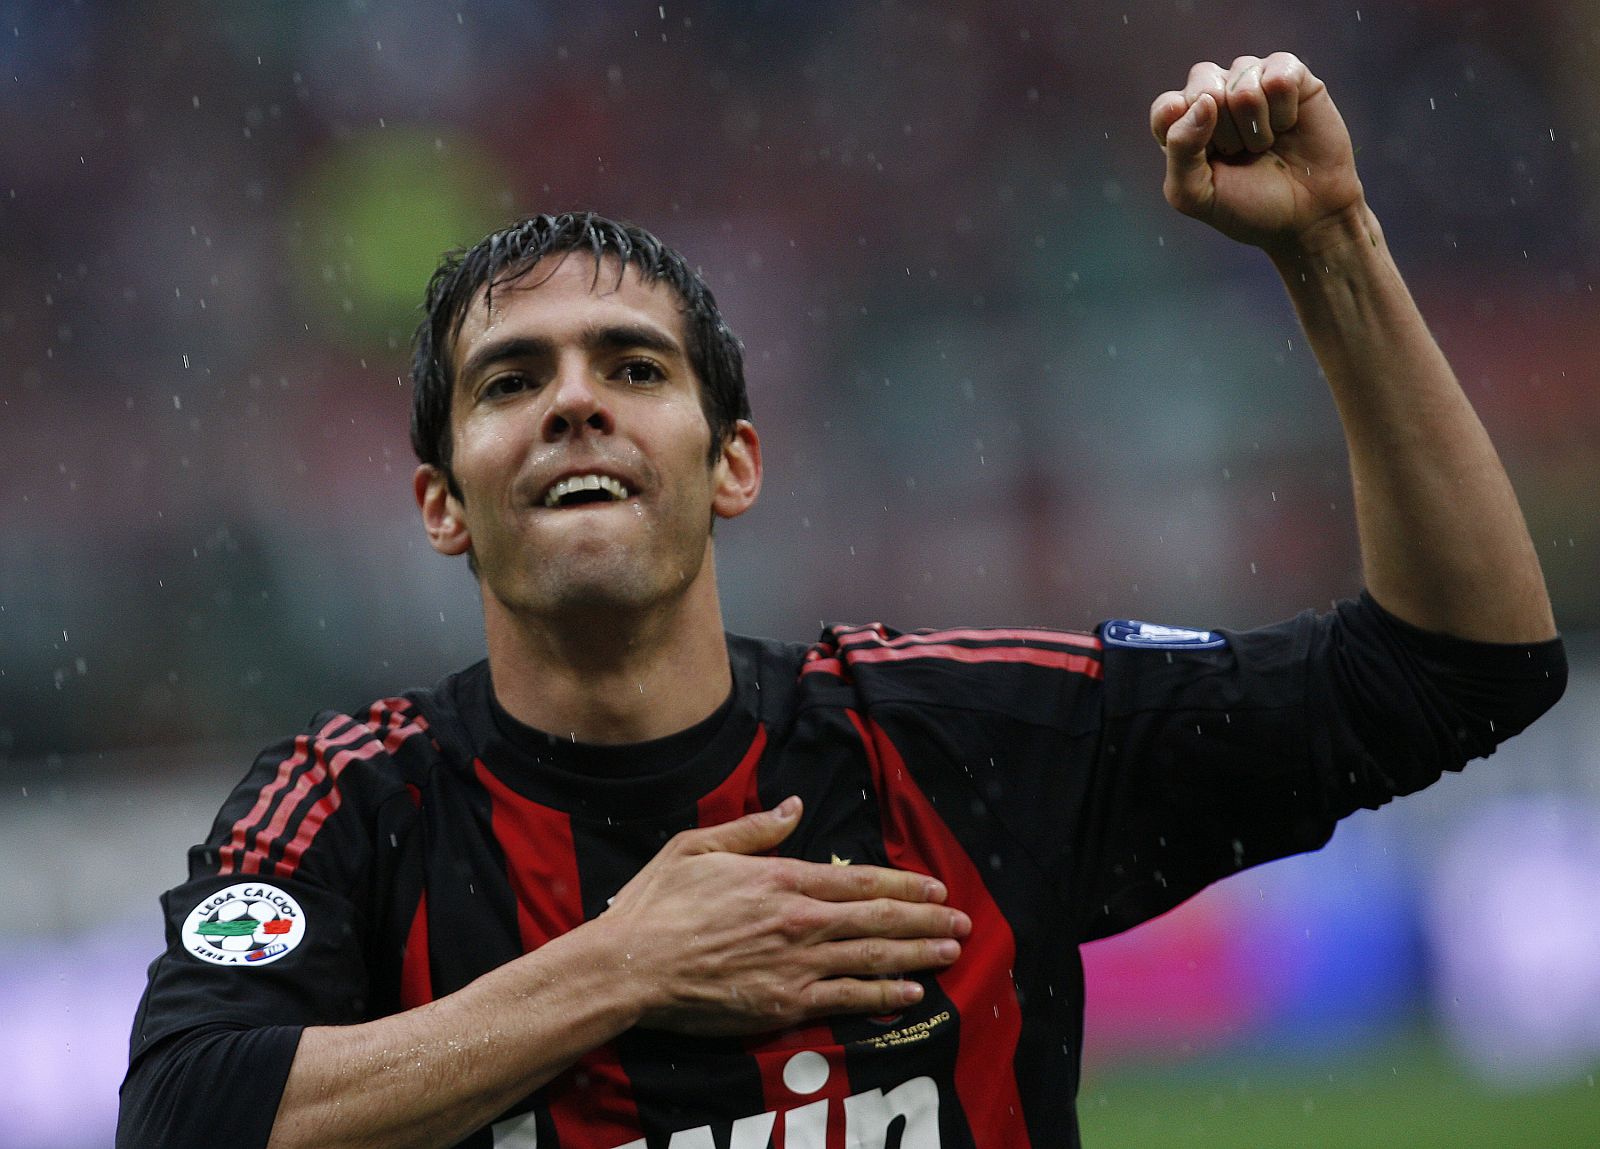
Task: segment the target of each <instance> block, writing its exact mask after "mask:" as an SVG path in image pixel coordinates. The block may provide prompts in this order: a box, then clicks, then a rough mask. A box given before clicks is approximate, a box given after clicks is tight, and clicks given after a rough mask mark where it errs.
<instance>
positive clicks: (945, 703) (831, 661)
mask: <svg viewBox="0 0 1600 1149" xmlns="http://www.w3.org/2000/svg"><path fill="white" fill-rule="evenodd" d="M1102 662H1103V644H1102V642H1101V640H1100V638H1099V637H1098V636H1096V635H1093V634H1084V633H1079V632H1076V631H1067V630H1047V629H1038V628H1025V627H1011V628H998V627H956V628H951V629H945V630H916V631H899V630H894V629H892V628H890V627H887V626H884V625H883V624H881V623H871V624H868V625H864V626H845V625H835V626H829V627H827V628H825V629H824V630H823V632H822V635H821V637H820V638H819V639H818V640H817V642H816V643H814V644H812V645H811V646H810V647H808V648H806V649H805V651H804V652H803V654H802V655H801V658H800V664H799V666H798V668H797V674H798V677H799V679H800V680H801V683H802V689H803V690H804V691H805V692H806V693H807V695H808V696H813V695H814V696H834V695H839V696H849V697H850V698H851V699H853V701H854V704H855V705H861V706H873V705H880V704H887V703H905V704H911V705H916V706H924V707H945V708H954V709H962V710H974V711H990V712H994V713H998V714H1008V715H1011V716H1013V717H1016V718H1019V719H1022V720H1025V721H1031V722H1045V723H1050V724H1057V723H1060V722H1063V721H1070V716H1071V715H1074V714H1082V713H1084V705H1087V704H1088V703H1089V702H1090V701H1091V699H1092V697H1093V696H1094V694H1095V692H1096V691H1097V689H1098V685H1099V682H1100V679H1101V677H1102Z"/></svg>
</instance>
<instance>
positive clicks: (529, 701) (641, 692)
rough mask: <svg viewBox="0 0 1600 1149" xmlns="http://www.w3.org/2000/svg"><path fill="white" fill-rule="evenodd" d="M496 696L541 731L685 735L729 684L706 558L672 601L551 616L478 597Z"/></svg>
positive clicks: (583, 737)
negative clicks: (643, 606)
mask: <svg viewBox="0 0 1600 1149" xmlns="http://www.w3.org/2000/svg"><path fill="white" fill-rule="evenodd" d="M484 632H485V637H486V639H487V643H488V648H489V668H490V671H491V672H492V674H493V678H494V691H495V697H496V698H497V699H498V700H499V702H500V705H501V706H503V707H504V708H505V709H506V712H507V713H508V714H510V715H511V716H512V717H513V718H515V719H517V720H518V721H519V722H523V723H525V724H527V725H529V726H532V727H534V728H535V729H538V730H543V731H545V732H546V733H548V734H554V735H557V736H559V737H562V738H570V739H574V740H576V741H578V742H593V743H600V744H606V745H617V744H621V743H628V742H645V741H648V740H650V739H653V738H664V737H666V736H667V735H669V734H676V733H677V732H678V731H680V730H686V729H688V728H689V727H690V726H693V725H694V724H695V723H696V722H699V721H701V720H702V719H704V718H706V717H708V716H709V715H710V714H711V713H712V712H713V711H714V710H716V708H717V707H718V706H720V705H722V703H723V701H724V700H725V699H726V698H727V697H728V691H729V690H731V689H732V687H733V674H732V670H731V669H730V667H729V665H728V647H727V642H726V640H725V639H724V637H723V631H722V607H721V603H720V601H719V599H718V597H717V584H716V577H715V574H714V567H713V564H712V561H711V557H710V555H707V561H706V562H705V564H704V565H703V566H702V568H701V571H700V573H699V575H698V576H697V577H696V578H695V579H694V581H693V582H692V583H691V584H690V586H689V587H688V588H687V589H686V590H685V591H684V593H683V594H682V595H679V596H677V597H676V598H674V599H673V600H672V601H671V602H668V603H660V604H653V605H652V606H650V607H647V608H644V609H633V610H630V609H628V608H625V607H621V606H615V607H607V608H603V609H596V610H593V611H581V612H574V611H565V612H561V614H560V615H559V616H558V617H557V616H546V615H534V614H530V613H526V612H520V611H514V610H513V609H512V608H511V607H509V606H508V605H507V604H505V603H503V602H500V601H499V600H498V599H496V598H495V597H494V596H493V595H491V594H489V593H487V592H485V594H484Z"/></svg>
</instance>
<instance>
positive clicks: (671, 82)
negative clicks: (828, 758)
mask: <svg viewBox="0 0 1600 1149" xmlns="http://www.w3.org/2000/svg"><path fill="white" fill-rule="evenodd" d="M7 16H8V18H7V20H5V21H4V22H3V24H4V25H5V26H0V65H3V66H0V82H3V83H4V85H5V92H4V97H3V98H0V139H4V141H5V149H4V150H5V161H4V165H3V169H0V345H3V348H4V361H3V364H0V438H3V442H4V445H5V454H6V459H7V465H6V466H5V468H4V469H3V471H0V760H3V759H4V758H6V757H8V756H9V757H12V758H17V759H28V760H40V759H48V758H50V756H71V755H81V754H84V753H90V754H91V755H92V752H96V751H101V750H106V749H108V748H111V747H119V746H159V745H166V744H173V743H189V742H195V741H198V740H226V741H234V740H244V741H257V742H259V741H261V740H262V739H264V738H267V737H276V736H278V735H281V734H283V733H286V732H288V731H289V730H292V729H295V728H297V727H298V725H299V724H300V722H301V721H302V720H303V719H304V718H305V716H306V715H307V714H309V713H310V712H311V711H312V710H313V709H315V708H318V707H321V706H326V705H341V706H350V705H355V704H357V703H359V702H361V701H363V700H364V699H366V698H369V697H373V696H376V695H378V694H380V693H388V692H392V691H394V690H396V689H400V688H403V687H405V686H408V685H412V684H416V683H421V682H425V681H429V680H431V679H433V678H434V677H436V676H438V675H440V674H443V673H445V672H446V671H448V670H451V669H454V668H456V667H457V666H459V665H462V664H464V663H466V662H469V661H472V660H474V659H476V658H477V657H478V656H479V655H478V650H479V647H480V642H481V639H480V635H479V631H478V622H477V618H476V613H477V611H476V606H475V599H474V588H473V585H472V582H471V578H470V576H469V574H468V573H467V571H466V569H465V567H464V565H461V564H452V563H450V562H448V561H446V560H444V559H441V558H438V557H437V556H435V555H434V554H433V553H432V552H431V551H430V550H429V549H428V548H427V546H426V543H425V541H424V540H423V537H422V534H421V531H420V530H419V529H418V527H417V526H416V524H415V511H414V508H413V506H412V503H411V496H410V483H409V476H410V472H411V468H412V466H413V465H414V464H413V460H412V458H411V455H410V450H409V447H408V445H407V439H406V420H407V415H408V402H409V381H408V379H407V377H406V363H407V345H408V341H409V337H410V332H411V329H412V327H413V326H414V324H415V322H416V319H417V310H416V307H417V301H418V300H419V299H420V294H421V289H422V285H423V283H424V282H425V280H426V278H427V275H428V274H429V272H430V271H431V269H432V267H433V265H434V263H435V262H436V260H437V258H438V256H439V254H440V253H441V252H442V251H444V250H446V249H448V248H451V247H454V246H458V245H461V244H464V243H468V242H471V241H472V240H474V239H476V238H477V237H478V235H480V234H481V233H482V232H484V231H485V230H487V229H488V228H490V227H492V226H495V225H496V224H498V223H501V222H504V221H507V220H509V219H512V218H515V217H516V216H519V215H522V214H527V213H531V212H536V211H544V210H562V209H568V208H579V207H587V208H594V209H596V210H599V211H602V212H604V213H606V214H609V215H614V216H617V217H621V218H626V219H631V220H634V221H637V222H640V223H642V224H644V225H646V226H647V227H650V228H651V229H653V230H655V231H656V232H657V233H658V234H660V235H661V236H662V237H663V238H664V239H665V240H666V241H667V242H669V243H671V244H673V245H674V246H676V247H678V248H679V249H681V250H683V251H684V252H685V253H686V254H687V255H688V256H689V257H690V259H691V261H693V262H695V263H697V264H699V265H700V266H702V267H703V268H704V270H705V273H706V275H707V277H708V279H709V281H710V283H711V284H712V286H713V288H714V290H715V291H716V292H717V294H718V296H719V299H720V300H721V302H722V304H723V307H724V310H725V312H726V313H727V315H728V317H729V319H730V322H731V323H732V325H733V327H734V329H735V330H736V331H738V332H739V334H740V335H741V337H742V338H743V340H744V342H745V345H746V353H747V363H748V374H749V378H750V384H751V392H752V398H753V401H754V405H755V410H756V420H757V424H758V426H759V427H760V428H761V430H762V433H763V436H764V441H765V444H766V454H767V467H768V485H767V489H766V492H765V494H764V496H763V500H762V504H761V505H760V506H759V507H758V508H757V510H756V511H755V512H753V513H752V515H751V516H750V517H749V518H748V519H746V520H744V521H741V522H738V523H733V524H729V525H727V526H725V527H724V528H723V529H722V530H721V531H720V532H719V536H718V541H719V548H720V552H721V561H722V563H723V567H724V588H725V590H724V601H725V605H726V606H727V607H728V613H729V621H730V624H731V625H732V626H733V627H734V628H736V629H741V630H749V631H756V632H765V633H774V634H778V635H781V636H782V637H786V638H794V639H803V638H809V637H810V636H811V635H812V634H814V633H815V630H816V628H817V626H818V624H819V622H820V621H821V620H823V619H827V620H830V621H831V620H851V621H866V620H870V619H873V618H881V619H882V620H883V621H885V622H887V623H890V624H891V625H896V626H901V627H916V626H930V625H951V624H956V623H998V622H1007V623H1013V624H1024V623H1027V624H1049V625H1057V626H1067V627H1080V628H1082V627H1089V626H1092V625H1093V624H1094V623H1095V622H1096V621H1097V620H1098V619H1100V618H1102V617H1106V616H1109V615H1113V614H1115V615H1124V616H1134V617H1144V618H1151V619H1154V620H1158V621H1161V622H1165V623H1171V624H1176V625H1202V626H1205V625H1235V626H1237V625H1249V624H1254V623H1261V622H1266V621H1270V620H1271V619H1273V618H1275V617H1278V616H1281V615H1284V614H1287V613H1290V612H1292V611H1294V610H1297V609H1301V608H1303V607H1306V606H1321V607H1326V606H1327V605H1328V603H1329V601H1330V600H1331V599H1333V598H1335V597H1339V596H1342V595H1348V594H1351V593H1353V592H1354V591H1355V590H1356V589H1357V588H1358V587H1359V571H1358V560H1357V557H1356V552H1355V540H1354V528H1353V525H1352V521H1351V513H1350V507H1349V495H1348V482H1347V476H1346V472H1345V466H1344V461H1343V453H1342V446H1341V441H1340V438H1339V434H1338V428H1337V423H1336V420H1335V418H1334V415H1333V410H1332V406H1331V403H1330V402H1329V400H1328V399H1327V397H1326V394H1325V392H1324V391H1323V389H1322V386H1321V384H1320V382H1319V380H1318V377H1317V371H1316V365H1315V362H1314V361H1313V360H1312V358H1311V357H1310V355H1309V354H1308V352H1307V351H1306V349H1305V348H1304V346H1303V345H1302V342H1301V339H1300V336H1299V333H1298V331H1297V329H1296V327H1295V325H1294V321H1293V317H1292V315H1291V314H1290V312H1289V309H1288V307H1287V304H1286V303H1285V301H1284V299H1283V296H1282V291H1281V288H1280V287H1279V285H1278V284H1277V282H1276V279H1275V277H1274V275H1273V273H1272V271H1271V269H1270V267H1269V266H1268V265H1267V264H1266V261H1265V260H1264V259H1262V258H1260V257H1259V256H1258V254H1257V253H1254V252H1251V251H1247V250H1242V249H1236V248H1234V247H1232V246H1230V245H1229V244H1228V243H1227V242H1226V241H1225V240H1222V239H1221V238H1220V237H1218V236H1215V235H1214V234H1212V233H1210V232H1209V231H1208V230H1207V229H1205V228H1204V227H1202V226H1200V225H1198V224H1196V223H1193V222H1192V221H1189V220H1185V219H1182V218H1180V217H1178V216H1176V215H1175V214H1174V213H1172V212H1171V211H1170V209H1168V208H1167V207H1166V205H1165V204H1164V203H1163V201H1162V199H1161V193H1160V179H1161V157H1160V153H1159V151H1158V149H1157V147H1156V145H1155V144H1154V143H1153V142H1152V140H1151V137H1150V133H1149V129H1148V107H1149V104H1150V101H1151V100H1152V99H1153V98H1154V97H1155V96H1156V95H1157V94H1158V93H1159V92H1161V91H1162V90H1164V89H1167V88H1173V87H1180V86H1181V85H1182V83H1183V80H1184V77H1185V74H1186V72H1187V69H1188V66H1189V64H1190V63H1192V62H1194V61H1195V60H1198V59H1203V58H1207V57H1216V58H1220V59H1223V60H1224V62H1226V60H1227V59H1229V58H1231V57H1232V56H1233V55H1234V54H1237V53H1240V52H1247V51H1248V52H1258V53H1259V52H1266V51H1270V50H1272V49H1274V48H1278V47H1284V48H1290V49H1293V50H1296V51H1298V52H1299V53H1300V54H1301V55H1302V56H1303V57H1305V58H1306V59H1307V61H1308V62H1309V63H1310V64H1311V66H1312V67H1313V69H1314V70H1315V71H1316V72H1317V73H1318V74H1319V75H1321V76H1322V77H1323V78H1324V79H1325V80H1326V81H1327V82H1328V84H1329V86H1330V89H1331V90H1332V92H1333V95H1334V97H1335V99H1336V101H1337V103H1338V105H1339V107H1340V108H1341V109H1342V110H1343V112H1344V115H1345V118H1346V120H1347V121H1348V122H1349V124H1350V126H1351V129H1352V132H1353V134H1354V136H1355V138H1356V140H1357V144H1358V149H1359V150H1358V163H1359V164H1360V166H1361V172H1362V176H1363V179H1364V181H1365V185H1366V188H1367V192H1368V197H1369V200H1370V201H1371V202H1372V204H1373V205H1374V207H1375V210H1376V211H1377V213H1378V215H1379V217H1380V219H1381V220H1382V221H1383V224H1384V227H1385V230H1386V233H1387V235H1388V237H1389V240H1390V243H1391V246H1393V248H1394V249H1395V250H1396V252H1397V255H1398V257H1399V258H1400V260H1401V262H1402V266H1403V268H1404V269H1405V270H1406V272H1407V274H1408V277H1409V279H1410V281H1411V283H1412V285H1413V288H1414V289H1415V291H1416V293H1417V294H1418V296H1419V298H1420V300H1421V302H1422V304H1423V307H1424V311H1425V313H1426V314H1427V315H1428V317H1429V320H1430V322H1431V324H1432V325H1433V327H1434V329H1435V331H1436V333H1437V335H1438V336H1439V338H1440V341H1441V342H1442V343H1443V345H1444V346H1445V348H1446V350H1447V352H1449V353H1450V355H1451V357H1452V360H1453V362H1454V363H1455V364H1456V366H1457V369H1458V371H1459V373H1460V374H1461V376H1462V379H1463V382H1464V384H1465V385H1466V387H1467V389H1468V391H1469V393H1470V394H1471V395H1472V397H1473V399H1474V401H1475V402H1476V403H1477V404H1478V405H1479V408H1480V410H1481V412H1482V413H1483V416H1484V418H1485V421H1486V422H1487V423H1488V425H1489V427H1490V430H1491V433H1492V434H1493V435H1494V437H1495V438H1496V441H1497V442H1498V443H1499V445H1500V446H1501V449H1502V451H1503V453H1504V455H1505V456H1506V459H1507V463H1508V465H1509V467H1510V469H1511V471H1512V474H1513V478H1514V480H1515V481H1516V483H1517V485H1518V488H1519V490H1520V492H1521V494H1522V496H1523V499H1524V503H1525V507H1526V509H1527V512H1528V516H1529V519H1530V523H1531V525H1532V528H1533V532H1534V536H1535V540H1536V542H1537V543H1538V545H1539V548H1540V553H1541V556H1542V557H1543V559H1544V562H1545V564H1546V570H1547V572H1548V574H1549V576H1550V578H1551V580H1552V585H1553V590H1554V594H1555V599H1556V607H1557V614H1558V618H1559V619H1560V621H1561V623H1562V624H1563V626H1564V627H1565V628H1567V629H1568V630H1581V629H1583V628H1590V627H1594V626H1596V625H1600V579H1597V578H1596V577H1595V575H1596V572H1597V571H1600V530H1597V529H1596V525H1595V512H1594V507H1595V495H1596V491H1597V488H1600V482H1597V478H1596V476H1597V475H1600V397H1597V391H1596V388H1595V386H1594V382H1593V381H1594V378H1595V375H1596V370H1597V368H1600V299H1597V294H1596V289H1595V283H1596V281H1597V280H1600V245H1597V242H1596V241H1597V238H1600V130H1597V121H1596V120H1595V118H1594V116H1593V114H1592V109H1593V107H1594V106H1595V105H1596V103H1597V102H1600V101H1597V99H1596V97H1597V96H1600V90H1597V89H1600V81H1596V79H1595V77H1596V76H1600V66H1597V65H1600V13H1597V11H1596V9H1595V8H1594V7H1593V6H1592V5H1589V4H1586V3H1582V2H1580V0H1571V2H1558V0H1525V2H1523V3H1521V4H1517V5H1512V6H1507V5H1499V4H1490V3H1478V4H1472V3H1454V2H1447V0H1432V2H1429V3H1420V2H1419V3H1408V4H1374V5H1371V6H1369V7H1362V6H1361V5H1360V0H1347V2H1343V3H1333V2H1330V0H1312V2H1308V3H1305V4H1297V5H1282V4H1276V3H1267V2H1265V0H1230V2H1228V3H1223V2H1221V0H1216V2H1213V0H1130V2H1129V3H1126V4H1122V5H1109V6H1107V5H1067V4H1046V3H1040V2H1031V0H1029V2H1024V0H991V2H986V3H958V4H910V3H903V2H899V0H883V2H873V3H861V4H854V3H844V2H843V0H812V2H809V3H805V4H798V3H783V2H778V0H747V2H743V3H740V2H736V0H724V2H703V0H702V2H695V3H688V4H685V3H676V2H671V0H669V2H668V3H665V4H656V3H654V2H651V3H623V2H619V0H605V2H601V0H594V2H591V3H586V4H582V5H565V4H546V3H530V2H528V0H519V2H512V0H496V2H469V0H463V2H462V3H460V4H458V5H451V4H434V3H422V2H420V0H417V2H380V0H362V2H348V3H338V4H324V3H313V2H311V0H279V2H275V3H272V4H253V5H223V6H212V5H201V4H189V3H178V2H167V3H147V4H138V5H134V4H98V3H88V2H87V0H78V2H76V3H67V4H61V3H54V2H50V3H46V2H44V0H23V2H19V3H16V4H12V5H9V6H8V8H7ZM73 760H74V761H78V760H79V759H76V758H75V759H73ZM91 760H92V758H91ZM240 765H241V767H242V765H243V764H242V763H241V764H240Z"/></svg>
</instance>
